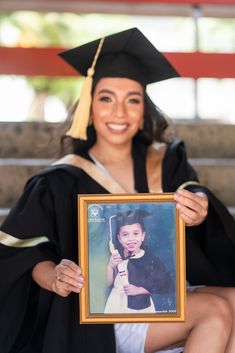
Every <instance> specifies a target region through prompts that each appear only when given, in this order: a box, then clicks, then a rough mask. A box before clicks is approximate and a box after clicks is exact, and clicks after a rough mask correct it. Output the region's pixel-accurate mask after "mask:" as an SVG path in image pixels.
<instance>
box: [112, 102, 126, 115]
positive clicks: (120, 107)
mask: <svg viewBox="0 0 235 353" xmlns="http://www.w3.org/2000/svg"><path fill="white" fill-rule="evenodd" d="M114 109H115V111H114V113H115V115H116V117H117V118H123V117H125V114H126V109H125V105H124V104H123V102H117V104H116V106H115V108H114Z"/></svg>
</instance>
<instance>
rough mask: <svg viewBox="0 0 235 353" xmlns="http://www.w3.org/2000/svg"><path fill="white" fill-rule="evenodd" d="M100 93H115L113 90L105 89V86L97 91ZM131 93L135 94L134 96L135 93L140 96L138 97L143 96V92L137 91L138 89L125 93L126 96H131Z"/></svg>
mask: <svg viewBox="0 0 235 353" xmlns="http://www.w3.org/2000/svg"><path fill="white" fill-rule="evenodd" d="M102 93H109V94H112V95H115V92H113V91H111V90H109V89H107V88H103V89H101V90H100V91H99V92H98V94H102ZM133 95H135V96H136V95H137V96H140V97H142V96H143V94H142V93H140V92H138V91H131V92H128V93H127V96H133Z"/></svg>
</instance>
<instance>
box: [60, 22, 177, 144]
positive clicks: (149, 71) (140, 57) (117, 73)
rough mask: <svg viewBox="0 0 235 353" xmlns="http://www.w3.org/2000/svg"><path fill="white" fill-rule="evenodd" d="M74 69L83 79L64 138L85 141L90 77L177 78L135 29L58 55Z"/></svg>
mask: <svg viewBox="0 0 235 353" xmlns="http://www.w3.org/2000/svg"><path fill="white" fill-rule="evenodd" d="M59 55H60V56H61V57H62V58H63V59H64V60H65V61H66V62H67V63H68V64H69V65H71V66H72V67H73V68H75V70H77V71H78V72H80V73H81V74H82V75H83V76H86V75H87V77H86V81H85V83H84V86H83V88H82V93H81V96H80V99H79V103H78V106H77V109H76V111H75V114H74V118H73V124H72V126H71V128H70V130H69V131H68V132H67V135H70V136H71V137H73V138H80V139H84V140H86V139H87V137H86V129H87V125H88V123H89V119H90V107H91V90H92V83H93V76H94V78H95V79H96V80H99V79H100V78H102V77H124V78H129V79H132V80H135V81H138V82H139V83H141V84H142V85H143V86H146V85H147V84H149V83H153V82H157V81H162V80H166V79H168V78H172V77H177V76H179V74H178V73H177V71H176V70H175V69H174V67H173V66H172V65H171V64H170V63H169V61H168V60H167V59H166V58H165V57H164V56H163V55H162V54H161V53H160V52H159V51H158V50H157V49H156V48H155V47H154V46H153V44H152V43H151V42H150V41H149V40H148V39H147V38H146V37H145V36H144V35H143V34H142V33H141V32H140V31H139V30H138V29H137V28H131V29H128V30H126V31H122V32H119V33H116V34H112V35H110V36H107V37H105V38H102V39H98V40H95V41H93V42H90V43H87V44H84V45H82V46H80V47H77V48H74V49H70V50H67V51H65V52H62V53H60V54H59Z"/></svg>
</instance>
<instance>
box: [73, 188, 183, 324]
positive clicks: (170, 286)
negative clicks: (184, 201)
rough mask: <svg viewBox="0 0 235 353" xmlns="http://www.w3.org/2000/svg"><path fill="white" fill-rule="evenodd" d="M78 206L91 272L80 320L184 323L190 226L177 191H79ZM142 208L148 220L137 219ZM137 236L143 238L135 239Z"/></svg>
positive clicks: (86, 269)
mask: <svg viewBox="0 0 235 353" xmlns="http://www.w3.org/2000/svg"><path fill="white" fill-rule="evenodd" d="M78 210H79V211H78V219H79V222H78V224H79V227H78V228H79V229H78V231H79V234H78V235H79V239H78V240H79V259H80V263H79V265H80V266H81V268H82V269H83V273H84V276H85V285H84V288H83V289H82V290H81V293H80V322H81V323H115V322H170V321H184V320H185V295H186V294H185V293H186V278H185V239H184V237H185V226H184V222H183V221H182V219H181V218H180V217H179V212H178V210H177V208H176V205H175V201H174V198H173V194H172V193H163V194H125V195H124V194H123V195H120V194H119V195H116V194H112V195H109V194H106V195H79V196H78ZM140 212H141V215H142V214H144V216H143V217H144V218H142V219H140V218H136V215H137V216H138V215H139V214H140ZM127 215H128V217H129V218H128V220H129V221H128V222H127V221H125V223H123V222H124V220H126V219H127V218H126V217H127ZM131 215H134V216H135V218H131V217H133V216H131ZM137 219H138V220H139V219H140V221H137ZM141 222H142V223H141ZM143 222H144V224H143ZM140 224H141V225H140ZM136 227H137V228H138V229H137V233H135V232H134V231H133V233H131V231H132V228H133V229H134V230H135V229H136ZM129 230H131V231H130V233H128V232H129ZM126 231H127V233H125V232H126ZM138 232H139V233H138ZM126 234H127V235H126ZM133 234H137V237H138V236H141V237H142V238H141V240H138V239H137V240H136V239H134V240H130V239H131V237H132V236H133V237H135V236H136V235H133ZM138 234H140V235H138ZM123 236H124V237H125V236H127V237H128V240H127V243H128V244H127V245H126V243H125V241H126V240H125V238H124V240H123V238H122V237H123ZM138 241H139V243H138ZM146 245H147V247H146ZM144 246H145V248H144ZM125 247H126V248H125ZM127 247H128V249H127ZM114 249H115V250H114ZM123 249H124V250H123ZM134 249H137V250H134ZM117 251H119V253H120V254H122V258H123V261H121V265H117V263H116V262H115V261H120V258H119V259H118V260H117V257H115V256H116V255H117V254H118V256H119V253H117ZM111 252H112V253H111ZM125 252H126V253H125ZM123 254H125V255H126V256H127V257H126V258H124V255H123ZM127 254H129V256H128V255H127ZM111 256H112V259H111ZM114 262H115V264H114ZM138 263H139V267H138V266H137V265H138ZM108 265H109V267H108ZM123 266H124V268H123ZM131 266H132V267H131ZM133 266H134V267H133ZM133 268H134V269H133ZM136 268H138V270H136ZM156 268H158V269H160V270H159V271H158V272H156V271H155V269H156ZM151 269H152V270H151ZM108 271H109V272H108ZM110 271H111V272H110ZM107 273H109V277H108V278H109V281H111V282H110V283H111V285H110V287H109V288H108V285H107V282H106V280H107ZM110 273H111V275H110ZM110 276H111V277H110ZM112 276H113V277H114V278H113V281H112V280H110V278H112ZM128 276H129V278H128ZM133 278H134V279H133ZM128 279H129V280H130V281H129V282H130V283H129V282H128ZM114 281H115V285H114ZM126 281H127V282H126ZM131 282H132V283H131ZM133 283H134V284H135V285H133ZM137 283H138V285H137ZM131 291H134V292H131ZM137 292H138V294H137ZM120 293H121V294H120ZM127 293H128V294H127ZM114 298H115V300H114ZM118 303H119V304H118Z"/></svg>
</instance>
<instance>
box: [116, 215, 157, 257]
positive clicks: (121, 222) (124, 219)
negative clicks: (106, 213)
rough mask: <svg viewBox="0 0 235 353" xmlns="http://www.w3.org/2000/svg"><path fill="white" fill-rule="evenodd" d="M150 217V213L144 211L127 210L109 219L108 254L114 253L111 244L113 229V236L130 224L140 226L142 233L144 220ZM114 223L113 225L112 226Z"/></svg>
mask: <svg viewBox="0 0 235 353" xmlns="http://www.w3.org/2000/svg"><path fill="white" fill-rule="evenodd" d="M150 215H152V213H150V212H147V211H145V210H141V209H136V210H129V211H125V212H121V213H117V214H116V215H112V216H111V217H109V248H110V252H111V253H113V252H114V251H115V247H114V244H113V240H114V237H113V229H115V235H116V234H117V233H118V232H119V230H120V228H121V227H123V226H126V225H131V224H136V223H138V224H140V225H141V227H142V229H143V231H144V228H145V227H144V218H145V217H147V216H150ZM113 223H114V225H113Z"/></svg>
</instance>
